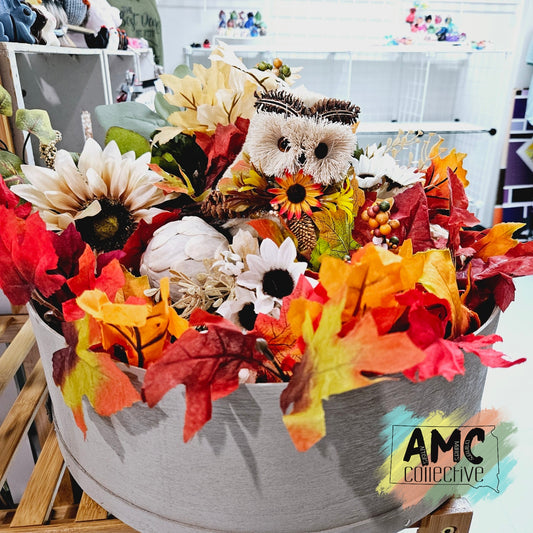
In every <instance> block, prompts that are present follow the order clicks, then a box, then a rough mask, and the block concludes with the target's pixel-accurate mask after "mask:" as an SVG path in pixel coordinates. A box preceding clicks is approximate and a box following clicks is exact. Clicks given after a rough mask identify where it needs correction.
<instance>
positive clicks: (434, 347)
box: [398, 291, 525, 382]
mask: <svg viewBox="0 0 533 533" xmlns="http://www.w3.org/2000/svg"><path fill="white" fill-rule="evenodd" d="M416 292H417V291H409V294H407V293H406V294H405V295H400V296H399V297H398V300H399V301H400V302H401V303H407V302H408V301H409V300H410V301H411V307H410V309H409V314H408V317H409V329H408V331H407V333H408V335H409V338H410V339H411V340H412V341H413V343H414V344H415V345H416V346H418V347H419V348H422V349H423V350H424V352H425V353H426V357H425V358H424V360H423V361H421V362H420V363H418V364H417V365H415V366H413V367H411V368H409V369H407V370H405V371H404V372H403V373H404V375H405V376H406V377H407V378H408V379H410V380H411V381H415V382H416V381H424V380H426V379H429V378H432V377H435V376H442V377H444V378H445V379H447V380H448V381H452V380H453V378H454V377H455V376H456V375H457V374H464V372H465V368H464V357H465V354H464V352H471V353H473V354H476V355H477V356H478V357H479V358H480V360H481V362H482V363H483V364H484V365H486V366H490V367H508V366H513V365H516V364H519V363H522V362H523V361H525V359H518V360H516V361H508V360H507V359H505V356H504V354H503V353H501V352H498V351H496V350H493V349H492V347H491V346H492V344H494V343H495V342H498V341H501V340H502V339H501V337H499V336H498V335H486V336H485V335H474V334H470V335H465V336H461V337H458V338H456V339H445V338H444V336H445V334H446V327H445V326H446V320H443V315H442V313H443V309H447V302H446V301H445V300H441V299H440V298H437V297H435V296H433V295H430V294H423V295H422V294H421V295H420V296H419V297H418V298H417V295H416V294H415V293H416ZM432 300H433V301H434V303H435V305H431V304H430V302H431V301H432ZM439 301H440V304H439ZM440 305H441V306H442V307H441V308H440V310H439V306H440Z"/></svg>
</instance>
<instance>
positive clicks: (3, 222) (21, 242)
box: [0, 205, 65, 305]
mask: <svg viewBox="0 0 533 533" xmlns="http://www.w3.org/2000/svg"><path fill="white" fill-rule="evenodd" d="M0 227H1V228H2V231H1V232H0V288H1V289H2V290H3V291H4V293H5V295H6V296H7V297H8V299H9V300H10V302H11V303H12V304H13V305H25V304H26V303H28V301H29V300H30V298H31V296H32V293H33V291H34V290H38V291H39V292H40V293H41V294H42V295H43V296H44V297H45V298H46V297H49V296H51V295H52V294H54V292H56V291H57V290H58V289H60V288H61V286H62V285H63V283H64V282H65V278H64V277H63V276H62V275H60V274H55V273H52V272H53V271H55V270H56V268H57V259H58V258H57V254H56V251H55V249H54V245H53V243H52V236H51V233H50V232H49V231H47V230H46V226H45V223H44V222H43V220H42V219H41V217H40V216H39V214H38V213H34V214H32V215H30V216H28V218H26V219H23V218H19V217H18V216H17V215H16V214H15V212H14V210H12V209H7V208H6V207H5V206H3V205H0Z"/></svg>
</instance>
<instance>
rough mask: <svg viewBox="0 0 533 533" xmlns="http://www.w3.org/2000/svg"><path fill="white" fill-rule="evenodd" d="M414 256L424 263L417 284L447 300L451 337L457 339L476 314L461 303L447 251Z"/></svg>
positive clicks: (454, 273)
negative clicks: (450, 319)
mask: <svg viewBox="0 0 533 533" xmlns="http://www.w3.org/2000/svg"><path fill="white" fill-rule="evenodd" d="M416 256H418V257H419V258H423V261H424V262H423V273H422V275H421V277H420V279H419V282H420V283H421V284H422V285H423V286H424V288H425V289H426V290H427V291H429V292H431V293H433V294H435V295H436V296H438V297H439V298H444V299H446V300H448V302H449V303H450V308H451V315H452V316H451V318H452V332H451V337H452V338H454V337H459V336H460V335H462V334H463V333H465V332H466V331H467V330H468V328H469V326H470V320H471V318H473V317H475V316H476V314H475V313H474V312H473V311H471V310H470V309H468V308H467V307H465V306H464V305H463V303H462V301H461V297H460V295H459V288H458V287H457V280H456V272H455V266H454V264H453V262H452V258H451V256H450V251H449V250H447V249H446V250H428V251H426V252H419V253H417V254H416Z"/></svg>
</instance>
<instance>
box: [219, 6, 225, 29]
mask: <svg viewBox="0 0 533 533" xmlns="http://www.w3.org/2000/svg"><path fill="white" fill-rule="evenodd" d="M218 20H219V22H218V27H219V28H225V27H226V13H225V11H222V10H221V11H220V12H219V13H218Z"/></svg>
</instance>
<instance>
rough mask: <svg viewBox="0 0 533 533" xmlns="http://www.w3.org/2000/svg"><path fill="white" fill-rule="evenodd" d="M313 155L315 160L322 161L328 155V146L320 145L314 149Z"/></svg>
mask: <svg viewBox="0 0 533 533" xmlns="http://www.w3.org/2000/svg"><path fill="white" fill-rule="evenodd" d="M315 155H316V157H317V159H324V157H326V156H327V155H328V145H327V144H326V143H320V144H319V145H318V146H317V147H316V148H315Z"/></svg>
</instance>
